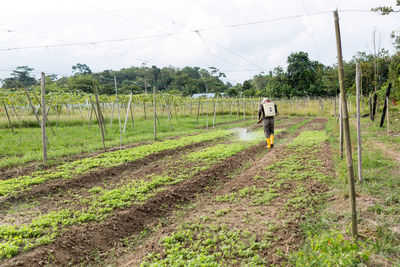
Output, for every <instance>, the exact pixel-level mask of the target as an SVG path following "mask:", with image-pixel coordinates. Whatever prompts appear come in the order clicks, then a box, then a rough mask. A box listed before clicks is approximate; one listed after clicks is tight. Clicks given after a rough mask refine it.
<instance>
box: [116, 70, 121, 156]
mask: <svg viewBox="0 0 400 267" xmlns="http://www.w3.org/2000/svg"><path fill="white" fill-rule="evenodd" d="M114 87H115V96H116V98H117V112H118V123H119V147H120V148H121V149H122V132H121V113H120V112H119V102H118V88H117V78H116V77H115V74H114Z"/></svg>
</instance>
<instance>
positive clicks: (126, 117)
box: [122, 92, 132, 133]
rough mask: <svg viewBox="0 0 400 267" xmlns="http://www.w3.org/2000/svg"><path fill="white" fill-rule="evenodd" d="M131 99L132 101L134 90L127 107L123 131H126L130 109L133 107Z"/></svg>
mask: <svg viewBox="0 0 400 267" xmlns="http://www.w3.org/2000/svg"><path fill="white" fill-rule="evenodd" d="M131 101H132V92H131V94H130V96H129V102H128V106H127V108H126V116H125V122H124V130H123V131H122V133H125V129H126V123H127V122H128V116H129V109H130V107H131Z"/></svg>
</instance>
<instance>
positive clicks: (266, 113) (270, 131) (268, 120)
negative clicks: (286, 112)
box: [257, 98, 278, 149]
mask: <svg viewBox="0 0 400 267" xmlns="http://www.w3.org/2000/svg"><path fill="white" fill-rule="evenodd" d="M276 114H278V109H277V107H276V105H275V104H274V103H272V102H270V101H269V99H268V98H264V99H263V100H262V102H261V104H260V106H259V107H258V122H257V124H259V123H261V121H262V122H263V124H264V134H265V140H266V141H267V147H268V149H270V148H271V147H274V116H275V115H276Z"/></svg>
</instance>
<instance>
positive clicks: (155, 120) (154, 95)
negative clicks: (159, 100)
mask: <svg viewBox="0 0 400 267" xmlns="http://www.w3.org/2000/svg"><path fill="white" fill-rule="evenodd" d="M153 101H154V140H157V110H156V108H157V104H156V87H155V86H153Z"/></svg>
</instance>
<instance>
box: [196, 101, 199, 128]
mask: <svg viewBox="0 0 400 267" xmlns="http://www.w3.org/2000/svg"><path fill="white" fill-rule="evenodd" d="M199 113H200V97H199V105H198V106H197V118H196V123H197V124H199Z"/></svg>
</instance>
